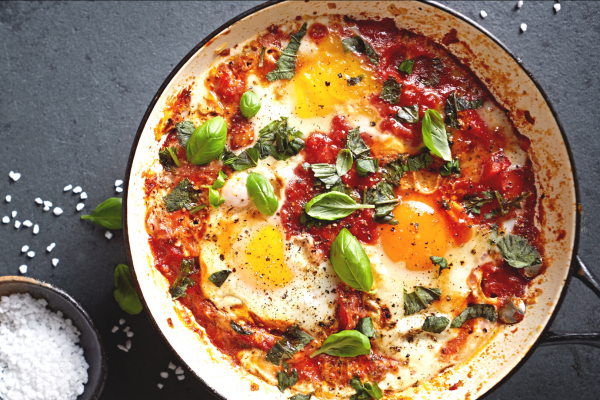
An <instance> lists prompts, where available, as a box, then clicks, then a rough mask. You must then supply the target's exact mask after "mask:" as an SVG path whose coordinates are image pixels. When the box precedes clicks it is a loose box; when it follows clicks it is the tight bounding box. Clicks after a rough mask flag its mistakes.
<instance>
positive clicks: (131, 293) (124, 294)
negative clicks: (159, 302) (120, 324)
mask: <svg viewBox="0 0 600 400" xmlns="http://www.w3.org/2000/svg"><path fill="white" fill-rule="evenodd" d="M115 288H116V289H115V292H114V295H115V300H116V301H117V303H119V307H121V310H123V311H125V312H126V313H128V314H131V315H135V314H139V313H140V312H141V311H142V308H143V306H142V302H141V301H140V298H139V297H138V294H137V292H136V291H135V289H134V287H133V278H132V277H131V271H129V267H128V266H127V265H125V264H119V265H117V267H116V268H115Z"/></svg>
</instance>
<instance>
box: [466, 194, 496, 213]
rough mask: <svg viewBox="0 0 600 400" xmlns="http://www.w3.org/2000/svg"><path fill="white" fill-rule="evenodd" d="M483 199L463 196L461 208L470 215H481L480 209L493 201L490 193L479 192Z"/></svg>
mask: <svg viewBox="0 0 600 400" xmlns="http://www.w3.org/2000/svg"><path fill="white" fill-rule="evenodd" d="M481 195H482V196H483V197H479V196H477V195H464V196H463V206H464V207H465V209H466V210H467V211H468V212H470V213H472V214H481V207H482V206H483V205H484V204H487V203H491V202H492V201H494V196H493V195H492V193H490V192H481Z"/></svg>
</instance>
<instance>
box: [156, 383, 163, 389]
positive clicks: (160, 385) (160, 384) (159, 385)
mask: <svg viewBox="0 0 600 400" xmlns="http://www.w3.org/2000/svg"><path fill="white" fill-rule="evenodd" d="M156 386H158V388H159V389H162V388H164V387H165V386H164V385H163V384H162V383H159V384H157V385H156Z"/></svg>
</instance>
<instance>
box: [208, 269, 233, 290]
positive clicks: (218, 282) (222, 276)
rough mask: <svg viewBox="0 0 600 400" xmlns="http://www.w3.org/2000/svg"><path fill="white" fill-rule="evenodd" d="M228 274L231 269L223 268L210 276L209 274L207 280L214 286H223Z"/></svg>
mask: <svg viewBox="0 0 600 400" xmlns="http://www.w3.org/2000/svg"><path fill="white" fill-rule="evenodd" d="M230 274H231V271H229V270H228V269H224V270H222V271H217V272H215V273H214V274H212V275H211V276H209V277H208V280H209V281H211V282H212V283H213V285H215V286H216V287H221V286H223V284H224V283H225V281H226V280H227V278H228V277H229V275H230Z"/></svg>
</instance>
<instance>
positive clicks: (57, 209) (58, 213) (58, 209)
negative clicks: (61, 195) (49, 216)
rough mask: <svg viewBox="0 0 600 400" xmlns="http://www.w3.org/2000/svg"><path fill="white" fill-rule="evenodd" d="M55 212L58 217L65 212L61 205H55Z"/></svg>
mask: <svg viewBox="0 0 600 400" xmlns="http://www.w3.org/2000/svg"><path fill="white" fill-rule="evenodd" d="M52 212H53V213H54V215H56V216H57V217H58V216H59V215H60V214H62V213H63V210H62V208H60V207H54V211H52Z"/></svg>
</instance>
